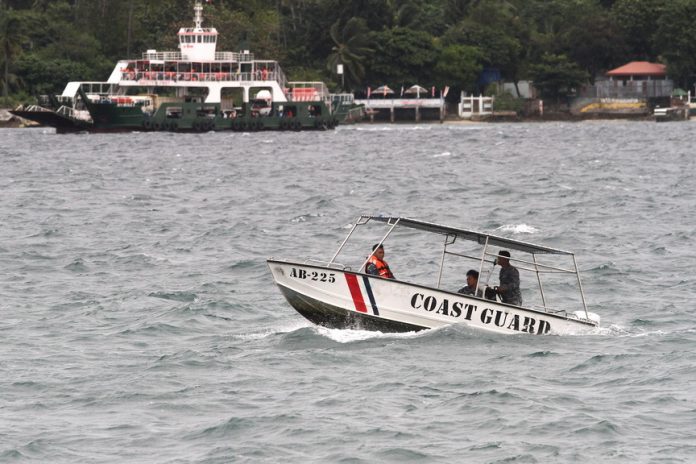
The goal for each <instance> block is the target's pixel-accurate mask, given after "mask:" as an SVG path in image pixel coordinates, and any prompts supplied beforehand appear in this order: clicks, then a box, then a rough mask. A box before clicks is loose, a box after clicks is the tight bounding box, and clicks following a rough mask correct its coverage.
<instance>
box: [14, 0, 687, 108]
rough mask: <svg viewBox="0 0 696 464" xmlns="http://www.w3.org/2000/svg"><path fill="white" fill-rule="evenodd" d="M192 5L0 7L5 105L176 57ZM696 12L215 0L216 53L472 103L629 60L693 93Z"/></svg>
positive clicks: (615, 5)
mask: <svg viewBox="0 0 696 464" xmlns="http://www.w3.org/2000/svg"><path fill="white" fill-rule="evenodd" d="M192 3H193V0H0V90H1V91H2V93H1V94H0V95H7V97H8V98H9V97H11V96H12V95H18V94H20V93H21V92H27V93H31V94H35V93H42V92H49V91H50V92H57V91H60V89H61V88H62V87H63V86H64V85H65V83H66V81H67V80H69V79H73V80H76V79H77V80H87V79H93V80H105V79H106V77H107V76H108V75H109V73H110V72H111V70H112V69H113V66H114V64H115V62H116V61H117V60H119V59H123V58H134V57H138V56H140V54H141V53H142V52H143V51H145V50H147V49H157V50H176V47H177V37H176V31H177V30H178V29H179V28H180V27H189V26H190V25H191V20H192V15H193V11H192V8H191V6H192ZM695 5H696V0H356V1H351V2H345V1H342V0H273V1H271V0H250V1H245V2H242V1H239V0H215V1H214V2H212V3H210V4H206V5H205V7H204V21H205V23H204V24H205V25H206V26H214V27H216V28H217V29H218V31H219V32H220V36H219V43H218V49H219V50H231V51H237V50H240V49H249V50H251V51H252V52H253V53H254V54H255V56H256V57H257V58H260V59H265V58H267V59H274V60H278V61H280V63H281V65H282V66H283V68H284V69H285V70H286V73H287V75H288V76H289V77H290V78H291V79H304V78H310V77H311V78H312V79H322V80H326V81H328V82H330V83H333V85H336V86H339V85H340V78H339V76H337V75H336V74H335V69H336V64H337V63H339V62H340V63H342V64H343V65H344V72H345V76H344V78H345V87H346V88H348V89H353V90H355V89H363V88H365V87H366V86H367V85H373V86H374V85H380V84H385V83H387V84H391V85H393V86H395V87H400V86H401V85H410V84H413V83H418V84H421V85H423V86H425V87H428V88H429V87H431V86H433V85H434V86H437V88H440V89H442V88H443V87H444V86H450V87H451V90H450V94H451V95H456V94H458V91H459V90H466V91H468V92H477V91H479V89H478V88H477V84H476V83H477V79H478V76H479V74H480V72H481V71H482V70H483V69H484V68H492V69H496V70H498V71H500V73H501V75H502V76H503V78H504V79H506V80H508V81H517V80H522V79H533V80H534V81H535V82H536V85H537V86H538V87H540V90H541V91H542V93H543V94H544V95H545V96H548V97H551V98H560V97H561V96H563V95H564V94H565V93H566V92H567V91H568V90H569V89H572V88H574V87H576V86H577V85H579V84H580V83H582V82H585V81H587V80H588V79H589V80H592V79H593V78H594V77H595V76H601V75H602V74H603V73H604V72H605V71H607V70H609V69H611V68H614V67H616V66H620V65H622V64H624V63H626V62H628V61H634V60H650V61H657V60H663V61H664V62H666V63H667V65H668V72H669V74H670V77H673V78H674V79H675V80H676V81H677V82H678V84H679V85H680V86H682V87H685V88H692V87H693V84H694V82H695V81H696V61H695V60H696V49H695V47H696V26H695V24H696V21H694V20H693V18H695V17H696V6H695Z"/></svg>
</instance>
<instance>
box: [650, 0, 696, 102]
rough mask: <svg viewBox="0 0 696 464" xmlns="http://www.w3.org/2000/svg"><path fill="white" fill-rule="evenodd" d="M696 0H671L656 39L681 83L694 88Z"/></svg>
mask: <svg viewBox="0 0 696 464" xmlns="http://www.w3.org/2000/svg"><path fill="white" fill-rule="evenodd" d="M695 15H696V0H671V1H670V2H669V3H668V4H667V5H666V6H665V9H664V13H663V15H662V16H661V17H660V19H659V21H658V23H657V24H658V27H657V31H656V33H655V40H656V42H657V43H658V44H659V45H660V49H661V50H662V56H663V57H664V58H665V60H666V61H667V72H668V74H669V75H670V76H671V77H672V78H673V79H674V81H675V82H676V83H677V84H680V85H682V86H684V87H685V88H691V86H692V85H693V83H694V78H696V22H694V18H695V17H696V16H695Z"/></svg>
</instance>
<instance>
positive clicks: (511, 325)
mask: <svg viewBox="0 0 696 464" xmlns="http://www.w3.org/2000/svg"><path fill="white" fill-rule="evenodd" d="M375 225H379V226H382V227H386V233H385V234H384V235H382V234H380V235H379V236H380V237H381V239H380V240H379V242H378V243H377V244H375V245H374V246H375V249H377V250H378V249H379V248H380V245H382V244H386V246H384V247H385V248H386V247H388V249H389V250H390V252H391V254H392V256H395V255H403V254H404V253H406V252H407V250H413V245H412V244H409V245H408V246H407V247H404V246H403V245H402V248H399V245H398V243H399V242H401V241H407V242H409V241H410V242H413V241H414V240H415V241H416V242H415V243H416V244H421V245H423V244H430V245H429V246H427V247H426V249H430V248H432V246H433V245H432V244H433V243H435V244H437V243H440V244H442V247H440V246H437V248H436V249H433V250H432V258H433V259H432V260H429V261H427V262H429V263H431V265H432V266H436V263H437V266H436V267H433V271H434V272H433V273H429V274H428V277H429V278H436V282H435V284H434V285H433V284H432V283H430V284H428V283H424V282H420V281H411V279H408V280H400V279H398V278H397V279H394V278H387V277H385V276H380V275H374V274H372V273H369V274H368V273H366V272H365V269H366V266H367V265H368V263H369V262H370V261H371V259H370V256H367V257H366V256H365V255H366V254H368V255H370V251H371V249H372V246H371V243H370V242H364V243H361V244H360V246H358V247H357V248H356V247H354V246H353V247H351V246H350V243H352V242H350V239H351V237H353V236H355V235H361V234H356V233H355V232H356V230H362V229H364V228H369V229H372V230H374V227H367V226H375ZM414 233H418V236H417V237H418V238H416V236H415V235H414ZM423 234H425V236H424V235H423ZM372 236H373V237H374V234H373V235H372ZM438 237H439V238H438ZM433 238H434V239H435V240H433ZM351 249H352V250H353V251H351ZM393 250H402V251H393ZM366 251H367V253H366ZM501 251H506V252H507V253H501ZM508 254H510V255H511V257H509V258H508V261H507V262H503V264H505V265H506V266H508V264H512V265H513V266H514V268H515V269H517V272H518V273H519V274H520V275H521V276H522V278H521V279H520V280H521V282H522V293H521V294H522V295H523V296H524V302H522V301H520V302H519V304H510V303H504V302H503V301H501V300H500V297H499V296H497V292H496V290H495V289H494V287H493V286H489V285H488V282H487V281H489V280H490V278H491V275H492V273H493V270H494V269H496V268H497V264H498V263H500V262H501V261H498V260H500V259H501V258H506V257H507V255H508ZM339 255H342V256H344V257H345V259H348V260H349V261H350V262H352V263H353V264H352V265H347V264H339V263H338V262H337V261H336V259H337V258H338V257H339ZM427 262H426V263H427ZM426 263H424V267H425V264H426ZM268 266H269V268H270V270H271V273H272V275H273V279H274V280H275V283H276V284H277V285H278V287H279V288H280V291H281V292H282V293H283V295H284V296H285V298H286V299H287V301H288V303H290V305H291V306H292V307H293V308H295V310H297V312H299V313H300V314H301V315H303V316H304V317H306V318H307V319H309V320H310V321H312V322H314V323H315V324H318V325H321V326H325V327H330V328H339V329H364V330H378V331H382V332H410V331H418V330H423V329H432V328H437V327H443V326H446V325H451V324H462V325H465V326H467V327H470V328H472V329H476V330H482V331H487V332H495V333H501V334H533V335H543V334H558V335H562V334H576V333H585V332H588V331H592V330H594V329H596V328H598V327H599V321H600V318H599V316H598V315H597V314H594V313H591V312H589V311H588V310H587V305H586V302H585V295H584V292H583V289H582V283H581V281H580V275H579V272H578V267H577V262H576V260H575V255H574V254H573V253H572V252H569V251H563V250H558V249H554V248H550V247H547V246H541V245H534V244H531V243H527V242H522V241H518V240H512V239H509V238H504V237H499V236H495V235H491V234H487V233H482V232H475V231H472V230H466V229H459V228H455V227H449V226H444V225H438V224H433V223H429V222H424V221H419V220H415V219H409V218H402V217H382V216H360V217H359V218H358V219H357V220H356V221H355V223H354V224H353V226H352V228H351V230H350V232H349V234H348V236H347V237H346V239H345V240H344V241H343V242H342V243H341V245H340V246H339V248H338V250H337V251H336V253H335V254H334V255H333V257H331V258H330V259H329V260H328V261H319V260H314V259H305V260H285V259H274V258H270V259H268ZM409 266H410V265H409ZM467 269H471V270H476V272H477V273H478V275H479V276H484V275H485V274H487V275H488V277H486V278H484V277H482V278H479V279H478V281H477V282H476V283H475V285H474V288H473V289H471V290H472V293H473V294H462V293H458V291H457V289H456V288H455V287H459V286H461V285H455V284H457V283H461V280H463V276H464V275H465V274H466V273H467ZM402 273H403V274H406V271H404V272H402ZM411 273H412V274H414V272H411ZM447 273H449V274H453V275H451V276H450V278H449V279H448V278H447V276H446V274H447ZM395 274H396V275H397V276H398V275H399V274H400V272H399V271H398V270H396V272H395ZM415 274H418V272H415ZM421 274H422V272H421ZM453 279H455V280H453ZM413 280H422V279H413ZM445 281H450V282H451V283H449V284H444V283H443V282H445ZM448 286H449V287H451V288H445V287H448ZM552 294H553V295H552ZM477 295H479V296H477ZM554 296H555V299H553V297H554ZM551 301H554V304H555V303H559V305H560V307H556V306H552V305H551Z"/></svg>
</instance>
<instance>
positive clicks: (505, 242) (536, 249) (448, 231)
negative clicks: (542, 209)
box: [358, 215, 573, 255]
mask: <svg viewBox="0 0 696 464" xmlns="http://www.w3.org/2000/svg"><path fill="white" fill-rule="evenodd" d="M368 221H379V222H384V223H386V224H388V225H398V226H399V227H407V228H409V229H417V230H422V231H425V232H430V233H434V234H441V235H450V236H456V237H457V238H461V239H464V240H470V241H472V242H477V243H478V244H479V245H485V244H486V243H488V245H492V246H499V247H502V248H510V249H513V250H517V251H522V252H525V253H532V254H554V255H572V254H573V253H571V252H570V251H564V250H558V249H555V248H550V247H545V246H540V245H535V244H532V243H527V242H521V241H519V240H512V239H509V238H505V237H498V236H495V235H491V234H485V233H483V232H476V231H473V230H466V229H458V228H455V227H449V226H443V225H440V224H434V223H431V222H425V221H419V220H417V219H410V218H402V217H385V216H365V215H363V216H361V217H360V219H359V220H358V222H359V223H362V224H364V223H367V222H368Z"/></svg>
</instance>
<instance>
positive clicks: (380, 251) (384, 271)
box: [365, 243, 394, 279]
mask: <svg viewBox="0 0 696 464" xmlns="http://www.w3.org/2000/svg"><path fill="white" fill-rule="evenodd" d="M365 272H366V273H367V274H372V275H378V276H380V277H386V278H387V279H393V278H394V274H392V272H391V270H390V269H389V265H388V264H387V262H386V261H385V260H384V247H383V246H382V245H381V244H379V243H377V244H375V245H374V246H373V247H372V254H371V255H370V258H369V259H368V260H367V265H366V266H365Z"/></svg>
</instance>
